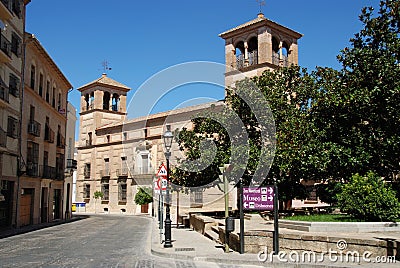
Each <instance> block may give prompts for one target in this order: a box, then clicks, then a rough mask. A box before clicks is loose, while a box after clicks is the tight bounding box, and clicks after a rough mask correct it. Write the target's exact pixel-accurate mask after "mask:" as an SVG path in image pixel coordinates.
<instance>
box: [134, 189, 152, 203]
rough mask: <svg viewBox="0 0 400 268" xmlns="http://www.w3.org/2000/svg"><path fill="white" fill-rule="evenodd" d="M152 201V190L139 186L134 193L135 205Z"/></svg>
mask: <svg viewBox="0 0 400 268" xmlns="http://www.w3.org/2000/svg"><path fill="white" fill-rule="evenodd" d="M151 202H153V196H152V190H151V189H150V188H147V187H140V188H139V191H138V192H137V193H136V195H135V203H136V204H137V205H145V204H149V203H151Z"/></svg>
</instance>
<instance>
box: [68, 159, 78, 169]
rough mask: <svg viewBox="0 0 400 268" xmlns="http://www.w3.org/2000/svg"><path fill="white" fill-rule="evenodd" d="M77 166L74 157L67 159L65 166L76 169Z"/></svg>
mask: <svg viewBox="0 0 400 268" xmlns="http://www.w3.org/2000/svg"><path fill="white" fill-rule="evenodd" d="M77 166H78V161H76V160H75V159H67V168H72V169H76V168H77Z"/></svg>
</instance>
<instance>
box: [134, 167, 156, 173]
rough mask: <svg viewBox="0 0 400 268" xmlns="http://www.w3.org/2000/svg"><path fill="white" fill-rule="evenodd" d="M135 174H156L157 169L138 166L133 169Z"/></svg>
mask: <svg viewBox="0 0 400 268" xmlns="http://www.w3.org/2000/svg"><path fill="white" fill-rule="evenodd" d="M133 174H135V175H147V174H152V175H154V174H156V172H155V171H153V170H152V168H151V167H137V168H135V169H134V170H133Z"/></svg>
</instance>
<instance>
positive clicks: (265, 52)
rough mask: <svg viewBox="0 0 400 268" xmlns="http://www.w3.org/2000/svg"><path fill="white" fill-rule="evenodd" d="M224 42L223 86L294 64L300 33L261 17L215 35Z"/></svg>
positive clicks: (296, 58) (260, 15) (296, 61)
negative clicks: (242, 77)
mask: <svg viewBox="0 0 400 268" xmlns="http://www.w3.org/2000/svg"><path fill="white" fill-rule="evenodd" d="M219 36H220V37H221V38H223V39H224V40H225V64H226V73H225V85H226V86H230V85H232V84H233V83H234V82H235V81H237V80H241V79H240V77H241V75H238V74H237V71H240V72H241V73H243V74H244V75H246V76H247V77H252V76H256V75H261V74H262V73H263V71H265V70H267V69H269V70H275V69H277V68H279V67H285V66H289V65H291V64H294V65H297V64H298V40H299V39H300V38H301V37H302V34H300V33H298V32H296V31H294V30H291V29H289V28H287V27H285V26H282V25H280V24H278V23H276V22H273V21H271V20H269V19H267V18H266V17H264V14H262V13H259V14H258V16H257V18H255V19H253V20H251V21H248V22H246V23H244V24H241V25H239V26H237V27H235V28H232V29H230V30H227V31H225V32H223V33H221V34H220V35H219Z"/></svg>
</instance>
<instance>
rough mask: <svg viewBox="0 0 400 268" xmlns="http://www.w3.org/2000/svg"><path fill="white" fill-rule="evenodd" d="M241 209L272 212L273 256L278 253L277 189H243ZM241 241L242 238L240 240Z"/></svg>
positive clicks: (268, 187) (274, 186) (271, 187)
mask: <svg viewBox="0 0 400 268" xmlns="http://www.w3.org/2000/svg"><path fill="white" fill-rule="evenodd" d="M242 195H243V197H242V201H243V207H244V209H245V210H259V211H266V210H267V211H273V212H274V235H273V246H274V255H277V254H278V253H279V226H278V216H279V215H278V187H277V186H276V184H274V185H273V186H271V185H270V186H264V187H243V193H242ZM241 239H242V238H241Z"/></svg>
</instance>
